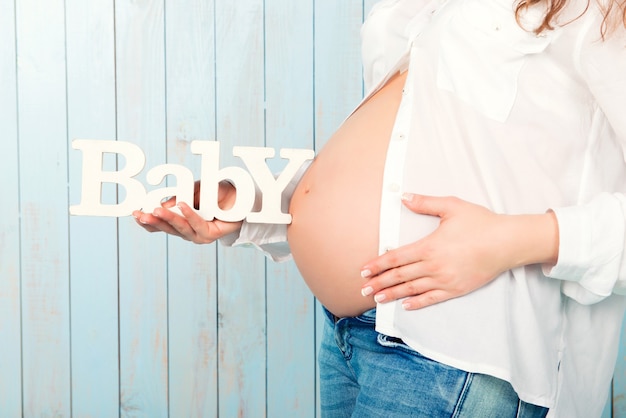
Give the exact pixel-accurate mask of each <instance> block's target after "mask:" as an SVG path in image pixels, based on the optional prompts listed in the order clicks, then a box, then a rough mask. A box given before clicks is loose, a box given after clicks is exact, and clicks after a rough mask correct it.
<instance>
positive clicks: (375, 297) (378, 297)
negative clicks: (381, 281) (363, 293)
mask: <svg viewBox="0 0 626 418" xmlns="http://www.w3.org/2000/svg"><path fill="white" fill-rule="evenodd" d="M385 299H387V297H386V296H385V294H384V293H381V294H379V295H376V296H374V300H375V301H376V302H377V303H380V302H382V301H384V300H385Z"/></svg>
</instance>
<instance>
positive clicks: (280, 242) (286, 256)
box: [221, 221, 291, 262]
mask: <svg viewBox="0 0 626 418" xmlns="http://www.w3.org/2000/svg"><path fill="white" fill-rule="evenodd" d="M224 238H227V237H224ZM224 238H222V240H221V242H222V244H224V245H225V246H228V247H230V246H232V247H244V248H256V249H257V250H259V251H261V252H262V253H263V254H265V256H267V257H269V258H270V259H272V260H273V261H276V262H282V261H287V260H290V259H291V250H290V249H289V244H288V243H287V225H276V224H259V223H248V222H245V221H244V222H243V224H242V226H241V231H239V233H238V234H237V235H236V236H234V237H228V239H227V240H225V239H224Z"/></svg>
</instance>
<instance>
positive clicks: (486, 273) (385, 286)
mask: <svg viewBox="0 0 626 418" xmlns="http://www.w3.org/2000/svg"><path fill="white" fill-rule="evenodd" d="M403 201H404V204H405V205H406V206H407V207H408V208H409V209H411V210H412V211H413V212H415V213H419V214H423V215H432V216H437V217H439V218H440V224H439V227H438V228H437V229H436V230H435V231H434V232H433V233H432V234H430V235H428V236H427V237H425V238H423V239H421V240H419V241H417V242H415V243H412V244H409V245H406V246H403V247H401V248H397V249H394V250H391V251H388V252H387V253H385V254H383V255H381V256H379V257H377V258H376V259H374V260H372V261H371V262H369V263H367V264H366V265H365V266H363V269H362V272H361V275H362V276H363V277H364V278H366V279H369V280H368V281H367V282H366V283H365V284H364V285H363V287H362V294H363V295H364V296H371V295H372V294H374V295H375V300H376V301H377V302H381V303H384V302H391V301H394V300H397V299H400V298H407V299H406V300H404V301H403V303H402V306H403V307H404V308H405V309H408V310H412V309H419V308H424V307H426V306H430V305H434V304H436V303H440V302H443V301H446V300H449V299H452V298H456V297H459V296H463V295H465V294H468V293H470V292H472V291H474V290H476V289H478V288H480V287H482V286H484V285H486V284H487V283H489V282H490V281H492V280H493V279H494V278H496V277H497V276H498V275H499V274H500V273H502V272H504V271H506V270H509V269H512V268H515V267H519V266H524V265H528V264H536V263H546V264H555V263H556V260H557V258H558V242H559V241H558V225H557V221H556V217H555V216H554V214H553V213H552V212H547V213H545V214H539V215H500V214H496V213H494V212H492V211H490V210H488V209H487V208H484V207H482V206H479V205H475V204H473V203H469V202H466V201H463V200H460V199H457V198H453V197H428V196H417V195H412V194H405V195H404V196H403Z"/></svg>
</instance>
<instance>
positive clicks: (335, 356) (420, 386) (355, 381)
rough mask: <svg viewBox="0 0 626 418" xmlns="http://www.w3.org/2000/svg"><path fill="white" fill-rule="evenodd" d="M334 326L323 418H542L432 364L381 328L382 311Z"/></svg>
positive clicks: (495, 384)
mask: <svg viewBox="0 0 626 418" xmlns="http://www.w3.org/2000/svg"><path fill="white" fill-rule="evenodd" d="M326 314H327V315H326V316H327V320H326V323H325V325H324V334H323V337H322V344H321V349H320V354H319V366H320V380H321V383H320V397H321V412H322V417H324V418H340V417H341V418H343V417H358V418H365V417H367V418H369V417H385V418H390V417H423V418H438V417H446V418H451V417H452V418H491V417H493V418H509V417H510V418H539V417H541V418H543V417H545V416H546V414H547V413H548V410H547V409H546V408H543V407H539V406H536V405H531V404H528V403H525V402H522V401H520V400H519V398H518V397H517V394H516V393H515V391H514V390H513V388H512V387H511V385H510V384H509V383H508V382H506V381H503V380H500V379H497V378H495V377H492V376H487V375H482V374H475V373H468V372H465V371H462V370H459V369H455V368H453V367H450V366H446V365H445V364H441V363H438V362H436V361H433V360H430V359H428V358H426V357H424V356H422V355H421V354H419V353H418V352H417V351H415V350H413V349H412V348H410V347H408V346H407V345H405V344H404V343H403V342H402V340H399V339H397V338H392V337H389V336H386V335H383V334H379V333H378V332H376V330H375V329H374V324H375V322H376V310H375V309H372V310H371V311H367V312H365V313H364V314H363V315H361V316H359V317H356V318H341V319H338V320H337V319H336V318H334V317H333V315H332V314H331V313H330V312H328V311H327V312H326Z"/></svg>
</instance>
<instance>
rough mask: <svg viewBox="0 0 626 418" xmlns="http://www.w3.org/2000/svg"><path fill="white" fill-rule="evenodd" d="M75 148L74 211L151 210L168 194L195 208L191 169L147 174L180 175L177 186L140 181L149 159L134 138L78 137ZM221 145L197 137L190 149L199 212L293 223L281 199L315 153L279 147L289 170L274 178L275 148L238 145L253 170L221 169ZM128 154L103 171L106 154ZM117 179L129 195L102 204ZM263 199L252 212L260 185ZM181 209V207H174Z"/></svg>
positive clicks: (168, 167) (152, 177) (155, 177)
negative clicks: (225, 186) (229, 190)
mask: <svg viewBox="0 0 626 418" xmlns="http://www.w3.org/2000/svg"><path fill="white" fill-rule="evenodd" d="M72 148H74V149H78V150H81V151H82V155H83V165H82V187H81V201H80V203H79V204H78V205H73V206H70V213H71V214H72V215H92V216H113V217H119V216H128V215H131V214H132V212H133V210H136V209H143V210H144V211H145V212H152V211H153V210H154V209H155V208H157V207H160V206H161V202H162V201H163V199H165V198H166V197H168V196H176V198H177V201H179V202H186V203H188V204H189V205H190V206H193V205H192V203H193V201H194V178H193V174H192V172H191V170H189V169H188V168H186V167H184V166H182V165H179V164H162V165H158V166H156V167H154V168H152V169H151V170H149V171H148V172H147V173H146V181H147V182H148V184H150V185H153V186H157V185H159V184H161V183H162V182H163V180H164V179H165V178H166V176H173V177H175V178H176V186H170V187H163V188H160V189H155V190H151V191H149V192H146V189H145V188H144V186H143V184H142V183H141V182H140V181H139V180H137V179H135V178H134V177H135V176H137V175H138V174H139V173H140V172H141V171H142V170H143V168H144V166H145V163H146V157H145V155H144V153H143V151H142V150H141V148H139V147H138V146H137V145H135V144H132V143H130V142H123V141H113V140H95V139H76V140H74V141H72ZM219 151H220V144H219V142H217V141H193V142H192V143H191V152H192V153H193V154H198V155H200V156H201V164H202V166H201V169H200V184H201V190H202V192H201V193H200V202H199V203H200V205H199V209H198V211H197V212H198V213H199V214H200V216H202V217H203V218H204V219H207V220H213V219H215V218H217V219H220V220H223V221H229V222H236V221H241V220H243V219H246V220H247V221H248V222H253V223H272V224H288V223H290V222H291V215H289V214H288V213H283V212H282V211H281V197H282V192H283V190H285V188H286V187H287V185H288V184H289V182H290V181H291V179H292V178H293V177H294V175H295V174H296V172H297V171H298V169H299V168H300V167H301V166H302V164H303V163H304V162H306V161H307V160H312V159H313V157H314V152H313V151H312V150H306V149H288V148H284V149H281V150H280V157H281V158H284V159H288V160H289V161H288V163H287V165H286V166H285V168H284V170H283V171H282V172H281V173H280V175H278V176H277V177H274V175H273V174H272V172H271V171H270V169H269V167H268V166H267V164H266V159H268V158H272V157H274V154H275V153H274V149H272V148H263V147H233V156H235V157H239V158H241V159H242V160H243V162H244V164H245V166H246V168H247V169H248V171H249V172H247V171H246V170H244V169H243V168H241V167H225V168H220V167H219ZM106 153H113V154H120V155H123V156H124V158H125V160H126V165H125V166H124V168H123V169H121V170H118V171H104V170H103V168H102V167H103V159H104V154H106ZM224 180H227V181H229V182H231V183H232V184H233V185H234V186H235V188H236V189H237V194H236V200H235V203H234V205H233V206H232V207H231V208H230V209H227V210H225V209H222V208H220V207H219V205H218V187H219V183H220V182H221V181H224ZM104 183H114V184H117V185H120V186H123V187H124V188H125V190H126V197H125V199H124V200H123V201H122V202H119V203H117V204H103V203H102V201H101V195H102V185H103V184H104ZM255 184H256V186H257V187H258V189H259V191H260V193H261V196H262V199H261V202H262V203H261V209H260V210H259V211H258V212H253V206H254V203H255V196H256V189H255ZM172 210H174V211H175V212H178V213H180V212H179V211H178V209H177V208H176V207H174V208H172Z"/></svg>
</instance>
